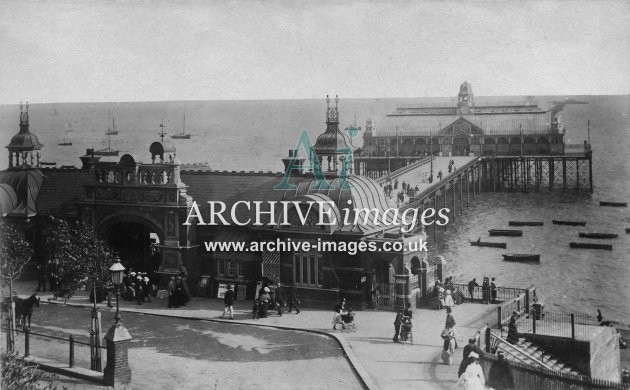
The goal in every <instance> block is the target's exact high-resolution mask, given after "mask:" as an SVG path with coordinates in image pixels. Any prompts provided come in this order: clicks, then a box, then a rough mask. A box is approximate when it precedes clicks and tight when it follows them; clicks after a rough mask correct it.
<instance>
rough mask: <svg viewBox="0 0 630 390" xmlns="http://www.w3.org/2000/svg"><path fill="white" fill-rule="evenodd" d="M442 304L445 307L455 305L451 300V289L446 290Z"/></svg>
mask: <svg viewBox="0 0 630 390" xmlns="http://www.w3.org/2000/svg"><path fill="white" fill-rule="evenodd" d="M444 306H446V307H453V306H455V301H453V295H452V294H451V290H446V298H444Z"/></svg>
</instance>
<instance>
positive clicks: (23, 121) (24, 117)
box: [20, 101, 28, 125]
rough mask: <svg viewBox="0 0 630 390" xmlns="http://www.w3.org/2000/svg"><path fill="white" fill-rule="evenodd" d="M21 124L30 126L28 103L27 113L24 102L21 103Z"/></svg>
mask: <svg viewBox="0 0 630 390" xmlns="http://www.w3.org/2000/svg"><path fill="white" fill-rule="evenodd" d="M20 124H21V125H28V102H26V111H25V110H24V105H23V104H22V101H20Z"/></svg>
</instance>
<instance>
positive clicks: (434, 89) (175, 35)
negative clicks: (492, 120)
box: [0, 0, 630, 104]
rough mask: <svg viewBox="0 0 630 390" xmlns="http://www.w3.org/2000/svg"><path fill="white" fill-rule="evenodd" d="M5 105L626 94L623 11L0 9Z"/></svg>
mask: <svg viewBox="0 0 630 390" xmlns="http://www.w3.org/2000/svg"><path fill="white" fill-rule="evenodd" d="M0 9H1V10H2V12H0V104H14V103H16V102H18V101H20V100H29V101H30V102H31V103H44V102H92V101H97V102H98V101H159V100H214V99H220V100H231V99H294V98H300V99H301V98H322V97H323V96H325V95H326V94H331V95H335V94H338V95H339V96H341V97H344V98H360V97H366V98H374V97H425V96H426V97H433V96H435V97H437V96H451V95H453V89H454V88H457V86H458V85H459V84H461V83H462V82H463V81H464V80H467V81H469V82H470V83H471V84H472V85H473V87H474V93H475V94H476V95H479V96H500V95H593V94H596V95H602V94H628V93H630V70H629V69H630V66H629V65H630V28H628V26H630V2H627V1H585V0H582V1H560V0H556V1H527V0H524V1H466V2H464V1H413V2H412V1H381V2H376V1H332V0H330V1H327V0H323V1H294V0H293V1H288V0H287V1H251V0H250V1H207V2H201V1H183V0H180V1H161V0H156V1H148V0H147V1H100V0H90V1H88V0H67V1H56V0H52V1H51V0H47V1H23V0H20V1H17V0H0Z"/></svg>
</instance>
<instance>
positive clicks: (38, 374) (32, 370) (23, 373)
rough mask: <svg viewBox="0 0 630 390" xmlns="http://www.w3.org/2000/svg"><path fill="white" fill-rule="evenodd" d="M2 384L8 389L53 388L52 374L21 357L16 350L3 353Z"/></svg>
mask: <svg viewBox="0 0 630 390" xmlns="http://www.w3.org/2000/svg"><path fill="white" fill-rule="evenodd" d="M1 359H2V376H1V379H0V384H1V385H2V386H1V387H2V388H3V389H7V390H48V389H50V390H53V389H56V388H57V386H55V385H54V384H53V382H52V376H51V375H50V374H47V373H45V372H42V371H39V370H38V369H37V366H36V365H33V364H29V363H27V362H25V361H24V359H20V358H19V357H18V356H17V354H16V353H15V352H10V353H3V354H2V358H1Z"/></svg>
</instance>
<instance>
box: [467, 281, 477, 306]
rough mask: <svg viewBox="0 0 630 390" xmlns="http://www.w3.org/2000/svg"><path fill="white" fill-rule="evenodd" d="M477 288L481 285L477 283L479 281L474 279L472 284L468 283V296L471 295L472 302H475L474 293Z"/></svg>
mask: <svg viewBox="0 0 630 390" xmlns="http://www.w3.org/2000/svg"><path fill="white" fill-rule="evenodd" d="M475 287H479V283H477V279H476V278H473V280H471V281H470V282H468V294H470V300H471V301H472V300H473V292H475Z"/></svg>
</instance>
